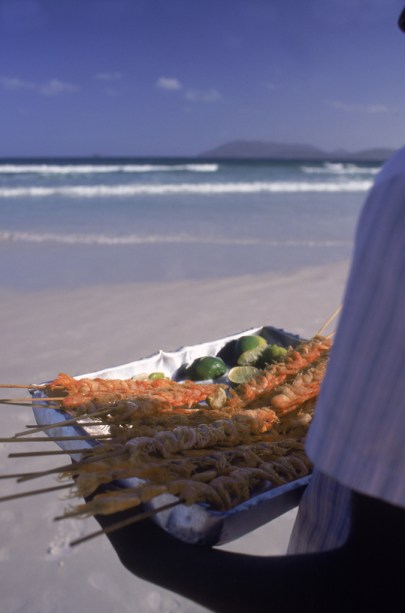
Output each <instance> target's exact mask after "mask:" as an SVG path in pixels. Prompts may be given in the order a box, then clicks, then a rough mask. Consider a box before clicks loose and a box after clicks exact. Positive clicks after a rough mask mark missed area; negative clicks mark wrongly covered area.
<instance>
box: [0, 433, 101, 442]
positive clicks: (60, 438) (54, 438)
mask: <svg viewBox="0 0 405 613" xmlns="http://www.w3.org/2000/svg"><path fill="white" fill-rule="evenodd" d="M111 438H112V437H111V434H94V435H93V434H83V435H77V436H73V435H72V436H33V437H32V438H21V437H20V438H16V437H15V436H13V437H12V438H0V443H45V442H53V441H55V442H57V441H61V442H63V441H98V440H99V439H111Z"/></svg>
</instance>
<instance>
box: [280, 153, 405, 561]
mask: <svg viewBox="0 0 405 613" xmlns="http://www.w3.org/2000/svg"><path fill="white" fill-rule="evenodd" d="M306 449H307V453H308V455H309V457H310V458H311V460H312V461H313V463H314V467H315V471H314V475H313V478H312V480H311V483H310V485H309V486H308V488H307V491H306V492H305V494H304V497H303V499H302V501H301V503H300V507H299V512H298V516H297V520H296V523H295V526H294V530H293V534H292V537H291V540H290V546H289V553H298V552H304V551H319V550H325V549H330V548H333V547H335V546H337V545H339V544H342V543H343V542H344V540H345V538H346V536H347V534H348V529H349V523H348V522H349V503H350V490H355V491H358V492H360V493H363V494H366V495H368V496H371V497H375V498H379V499H382V500H384V501H386V502H389V503H391V504H395V505H398V506H401V507H405V148H404V149H402V150H400V151H398V153H396V154H395V155H394V156H393V157H392V158H391V159H390V160H389V161H388V162H387V163H386V164H385V165H384V166H383V168H382V170H381V172H380V173H379V175H378V176H377V179H376V181H375V184H374V186H373V188H372V190H371V191H370V194H369V195H368V198H367V200H366V203H365V205H364V207H363V211H362V213H361V216H360V220H359V224H358V228H357V233H356V240H355V250H354V256H353V262H352V267H351V272H350V276H349V280H348V283H347V288H346V292H345V299H344V307H343V310H342V313H341V317H340V321H339V326H338V330H337V333H336V337H335V341H334V343H333V348H332V351H331V356H330V361H329V365H328V369H327V373H326V375H325V378H324V381H323V384H322V388H321V392H320V395H319V399H318V403H317V408H316V414H315V417H314V420H313V423H312V425H311V428H310V431H309V434H308V438H307V443H306Z"/></svg>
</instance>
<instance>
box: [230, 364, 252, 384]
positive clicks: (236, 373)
mask: <svg viewBox="0 0 405 613" xmlns="http://www.w3.org/2000/svg"><path fill="white" fill-rule="evenodd" d="M259 373H260V370H259V369H258V368H255V367H254V366H234V367H233V368H231V370H230V371H229V373H228V379H229V381H230V382H231V383H234V384H235V385H239V384H240V383H246V381H249V379H251V378H252V377H255V376H256V375H258V374H259Z"/></svg>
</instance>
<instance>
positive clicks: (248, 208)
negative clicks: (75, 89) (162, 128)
mask: <svg viewBox="0 0 405 613" xmlns="http://www.w3.org/2000/svg"><path fill="white" fill-rule="evenodd" d="M380 167H381V164H378V163H366V162H364V163H357V162H356V163H349V162H339V163H336V162H330V161H328V160H325V161H320V162H304V161H262V160H260V161H257V160H255V161H233V160H214V161H212V160H208V161H207V160H201V159H176V160H174V159H138V158H137V159H129V158H125V159H118V158H113V159H107V158H102V159H101V158H88V159H63V160H62V159H41V160H37V159H33V160H5V159H3V160H1V161H0V258H1V266H0V286H2V287H7V288H11V289H17V290H32V289H46V288H51V287H61V288H62V287H63V288H74V287H82V286H85V285H92V284H100V283H122V282H133V281H153V282H154V281H169V280H182V279H203V278H217V277H225V276H235V275H245V274H258V273H259V274H260V273H266V272H275V273H281V274H282V273H284V272H288V271H293V270H295V269H297V268H300V267H307V266H314V265H317V264H322V263H331V262H336V261H339V260H347V259H348V258H350V256H351V253H352V247H353V238H354V232H355V227H356V222H357V219H358V216H359V212H360V210H361V206H362V204H363V202H364V199H365V197H366V194H367V191H368V190H369V188H370V186H371V185H372V182H373V179H374V177H375V175H376V173H377V172H378V171H379V169H380Z"/></svg>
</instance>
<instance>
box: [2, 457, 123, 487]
mask: <svg viewBox="0 0 405 613" xmlns="http://www.w3.org/2000/svg"><path fill="white" fill-rule="evenodd" d="M125 453H127V451H126V450H121V449H120V450H119V451H113V452H111V453H106V454H103V455H98V454H97V455H95V456H91V457H89V458H85V459H84V460H81V461H80V462H74V463H73V464H65V465H64V466H59V467H57V468H50V469H49V470H44V471H41V472H31V473H20V474H19V475H13V476H14V477H16V478H17V481H18V483H22V482H23V481H30V480H31V479H38V478H39V477H46V476H48V475H53V474H55V473H67V472H71V473H73V474H74V473H75V472H76V471H77V470H78V469H80V468H81V467H82V466H86V465H87V464H92V463H94V462H99V461H102V460H107V459H110V458H112V457H114V456H119V455H124V454H125ZM9 476H10V475H4V476H1V475H0V479H7V478H8V477H9Z"/></svg>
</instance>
